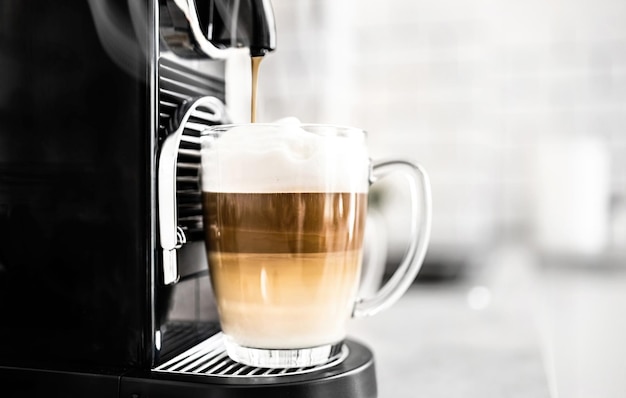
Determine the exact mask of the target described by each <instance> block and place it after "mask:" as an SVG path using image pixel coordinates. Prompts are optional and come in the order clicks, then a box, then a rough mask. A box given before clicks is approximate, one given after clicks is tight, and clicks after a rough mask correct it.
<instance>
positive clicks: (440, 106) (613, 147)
mask: <svg viewBox="0 0 626 398" xmlns="http://www.w3.org/2000/svg"><path fill="white" fill-rule="evenodd" d="M273 5H274V9H275V13H276V23H277V28H278V50H277V51H276V52H275V53H274V54H270V55H269V56H268V57H266V60H265V61H264V63H263V65H262V72H261V82H260V90H261V92H260V105H259V106H260V108H259V112H260V115H259V119H260V120H265V121H268V120H272V119H276V118H279V117H283V116H287V115H294V116H297V117H299V118H300V119H302V120H303V121H307V122H329V123H341V124H350V125H357V126H360V127H363V128H365V129H367V130H368V132H369V142H370V147H371V148H372V155H373V157H398V156H400V157H406V158H410V159H413V160H416V161H419V162H420V163H422V164H424V165H425V166H426V167H427V169H428V170H429V171H430V173H431V179H432V183H433V195H434V204H435V209H434V225H433V246H432V248H433V249H432V251H431V255H433V256H434V255H437V254H438V255H441V256H444V257H445V255H446V254H445V253H451V252H452V251H456V252H459V253H466V252H467V251H468V250H470V251H471V250H474V249H477V248H478V249H480V248H482V247H484V245H485V244H489V243H491V242H493V241H495V240H497V239H498V238H500V237H507V236H519V235H520V233H522V235H521V236H523V237H528V238H541V237H543V236H544V235H546V236H548V237H549V236H550V234H553V235H554V234H556V235H557V241H558V240H559V239H561V240H563V241H564V242H565V247H566V248H567V247H569V248H574V247H573V246H575V245H576V239H577V238H581V236H582V239H584V235H585V234H587V235H589V234H592V235H594V236H596V237H597V239H596V240H598V241H599V242H600V243H599V245H598V246H597V247H595V246H594V247H592V248H591V249H590V250H596V249H598V248H600V249H601V248H604V247H606V245H609V246H610V244H611V242H612V241H617V242H618V243H620V242H621V243H622V244H623V243H624V232H623V231H624V224H623V223H624V221H623V220H624V214H626V213H625V210H624V209H625V208H626V203H625V202H626V161H625V160H624V159H626V157H625V156H624V155H626V132H625V131H623V130H625V129H626V22H625V21H626V2H624V1H621V0H593V1H592V0H577V1H539V0H530V1H523V2H520V1H513V0H469V1H468V0H428V1H426V0H387V1H372V0H359V1H357V0H339V1H338V0H273ZM577 143H582V144H581V145H577ZM551 153H555V156H552V155H551ZM605 155H606V156H605ZM609 159H610V161H609ZM568 162H572V164H576V165H579V166H580V165H587V166H588V167H587V166H585V167H583V168H576V167H571V165H569V164H568ZM537 165H539V167H538V166H537ZM548 169H550V170H553V171H554V172H553V173H552V174H550V173H545V171H546V170H548ZM579 169H580V170H579ZM585 170H595V171H594V173H596V174H597V175H595V176H591V177H589V176H585ZM573 197H579V198H580V197H582V198H583V199H581V200H578V201H577V200H570V199H571V198H573ZM387 200H388V202H387V207H388V210H389V209H390V211H391V213H393V214H392V215H391V217H392V218H393V219H394V220H396V221H394V222H395V223H400V224H401V223H402V221H403V220H404V219H405V218H406V217H404V216H403V210H401V209H402V205H401V204H397V202H400V201H401V200H402V197H401V196H400V197H398V196H395V197H394V196H389V197H388V198H387ZM579 202H580V203H579ZM560 204H566V206H561V205H560ZM590 206H593V209H590ZM560 211H561V212H562V213H563V214H560V213H559V212H560ZM594 212H595V213H594ZM609 212H611V213H610V214H611V217H609V216H608V214H609ZM585 214H587V215H586V216H585ZM598 214H599V215H600V216H599V219H598V217H597V215H598ZM602 214H606V216H602ZM585 217H588V218H590V219H592V218H593V219H596V222H595V224H594V225H592V226H591V227H589V228H587V227H586V226H588V224H586V222H582V223H576V222H573V221H572V220H574V219H577V218H581V219H583V220H584V219H585ZM617 220H622V221H617ZM559 223H564V228H561V229H558V228H557V229H556V230H551V229H550V226H553V225H555V224H559ZM546 228H548V229H547V230H546ZM586 228H587V229H589V231H584V232H583V231H580V230H581V229H582V230H584V229H586ZM568 230H569V231H580V233H578V235H576V234H574V235H576V236H573V237H570V238H565V237H562V236H561V234H563V233H564V231H565V233H566V232H567V231H568ZM611 231H613V232H611ZM620 231H621V232H620ZM390 233H391V234H392V238H393V239H394V240H395V241H396V243H398V242H399V243H398V244H399V245H400V246H401V244H402V237H403V234H404V233H403V232H402V228H390ZM393 234H396V235H397V236H395V237H394V236H393ZM598 234H600V235H602V234H604V235H602V236H600V235H598ZM620 234H621V235H620ZM548 241H549V239H548ZM605 244H606V245H605ZM451 249H452V250H451ZM574 249H575V248H574Z"/></svg>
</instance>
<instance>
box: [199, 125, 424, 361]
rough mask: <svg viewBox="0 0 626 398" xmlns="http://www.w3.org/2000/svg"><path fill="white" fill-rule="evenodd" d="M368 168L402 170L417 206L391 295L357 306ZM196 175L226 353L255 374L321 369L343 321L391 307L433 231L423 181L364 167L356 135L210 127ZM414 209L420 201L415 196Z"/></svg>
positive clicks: (295, 128) (413, 171)
mask: <svg viewBox="0 0 626 398" xmlns="http://www.w3.org/2000/svg"><path fill="white" fill-rule="evenodd" d="M373 168H374V169H376V168H380V170H382V171H385V170H386V171H389V169H390V168H394V169H399V170H401V171H402V169H403V168H404V172H407V173H409V174H410V175H411V181H413V183H418V182H419V184H420V185H421V186H422V187H423V189H424V191H423V192H424V197H425V198H424V199H423V200H422V201H421V204H422V206H421V207H422V209H423V211H422V214H420V217H419V219H420V222H417V218H418V217H416V222H415V226H416V228H415V231H414V232H415V235H416V236H415V237H414V239H413V240H414V241H415V242H414V244H413V245H412V247H411V250H409V254H408V255H407V260H406V261H405V263H406V265H404V266H401V268H402V267H404V268H405V269H404V270H403V271H401V272H400V271H399V273H398V275H399V276H397V277H396V278H395V282H393V284H395V286H393V285H389V284H388V285H387V286H386V287H385V288H383V289H382V290H381V293H380V294H379V295H378V296H375V297H374V298H373V299H372V300H368V301H362V302H359V301H358V300H357V297H356V295H357V291H358V288H359V279H360V273H361V262H362V253H363V250H362V249H363V236H364V230H365V220H366V216H367V196H368V189H369V185H370V183H371V182H372V179H373V178H375V177H377V173H376V172H372V169H373ZM407 170H408V171H407ZM201 175H202V181H201V184H202V201H203V213H204V225H205V232H206V247H207V257H208V260H209V271H210V276H211V282H212V285H213V289H214V293H215V296H216V302H217V306H218V312H219V316H220V323H221V326H222V330H223V333H224V335H225V344H226V348H227V352H228V354H229V356H231V358H233V359H234V360H236V361H239V362H242V363H245V364H248V365H253V366H260V367H302V366H312V365H317V364H321V363H324V362H326V361H328V360H329V359H330V358H332V357H333V356H334V355H336V354H337V353H338V352H339V351H340V350H341V346H342V341H343V339H344V338H345V336H346V327H347V321H348V320H349V319H350V318H351V317H352V316H362V315H369V314H372V313H374V312H376V311H379V310H380V309H383V308H384V307H385V306H388V305H390V304H391V303H393V301H395V300H397V299H398V297H399V296H401V295H402V294H403V293H404V291H405V290H406V288H407V287H408V285H410V283H411V282H412V280H413V279H414V278H415V275H416V274H417V271H418V269H419V266H420V265H421V262H422V260H423V256H424V253H425V250H426V246H427V242H428V234H429V230H430V194H429V187H428V180H427V177H426V176H425V174H424V173H423V172H422V170H421V168H419V166H415V165H411V164H409V163H406V162H405V163H402V162H388V163H385V164H380V165H374V167H372V163H371V161H370V159H369V156H368V152H367V148H366V145H365V133H364V132H363V131H362V130H359V129H355V128H349V127H337V126H328V125H300V124H293V123H287V124H246V125H228V126H215V127H211V128H209V129H208V130H206V131H205V132H204V133H203V134H202V173H201ZM412 200H413V201H414V202H416V203H417V202H420V200H419V198H417V196H416V194H414V198H412ZM417 207H418V206H414V208H415V209H416V208H417ZM415 209H414V213H416V214H417V211H416V210H415ZM420 233H421V236H419V239H418V237H417V235H419V234H420ZM392 279H394V278H392ZM407 281H408V283H407Z"/></svg>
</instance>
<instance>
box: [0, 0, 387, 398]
mask: <svg viewBox="0 0 626 398" xmlns="http://www.w3.org/2000/svg"><path fill="white" fill-rule="evenodd" d="M200 3H201V4H200ZM233 4H235V5H236V6H238V7H239V8H238V9H237V10H236V11H237V12H238V13H239V14H237V15H240V17H238V18H240V19H239V24H238V25H239V26H238V27H237V30H236V31H235V30H234V29H231V28H232V26H230V25H229V22H228V21H234V19H233V17H232V15H234V14H233ZM272 25H273V20H272V14H271V8H270V5H269V2H268V1H255V0H250V1H245V0H241V1H221V2H220V1H203V2H198V3H197V4H196V1H194V0H144V1H141V0H106V1H103V0H85V1H75V0H64V1H54V2H50V1H45V0H30V1H22V0H3V1H2V2H1V3H0V396H2V397H14V396H15V397H30V396H48V397H55V396H62V397H79V396H80V397H83V396H90V397H96V398H97V397H170V396H176V397H207V398H209V397H251V396H255V397H265V396H268V397H269V396H272V397H295V396H299V397H300V396H301V397H328V396H340V397H375V396H376V380H375V372H374V362H373V357H372V354H371V352H370V351H369V349H368V348H367V347H365V346H363V345H361V344H359V343H357V342H354V341H351V340H348V341H347V342H346V345H345V348H344V350H343V352H342V353H341V354H340V355H339V356H338V357H337V358H335V359H334V360H333V361H332V362H330V363H328V364H326V365H324V366H319V367H315V368H304V369H278V370H276V369H275V370H270V369H261V368H252V367H247V366H243V365H240V364H237V363H235V362H233V361H231V360H229V359H228V357H227V356H226V354H225V352H224V350H223V346H222V344H221V341H220V339H221V333H220V330H219V323H218V321H217V316H216V312H215V307H214V305H213V303H212V293H211V290H210V282H209V279H208V272H207V267H206V258H205V254H204V243H203V241H202V236H203V234H202V218H201V213H200V212H201V209H200V202H199V191H198V181H197V180H198V175H197V173H198V161H199V143H198V136H199V133H200V131H201V130H202V129H203V128H205V127H206V126H207V125H210V124H219V123H224V122H227V121H229V120H228V116H227V109H228V104H227V103H226V90H227V89H228V84H227V82H226V81H225V61H224V58H227V57H228V51H230V49H231V48H232V47H236V46H244V47H247V48H249V49H250V53H251V54H252V55H263V54H264V53H265V52H266V51H269V50H272V49H273V47H274V46H275V41H274V40H275V39H274V37H273V32H272V29H271V28H272ZM247 78H249V77H248V76H241V79H247ZM166 154H169V155H168V156H166ZM164 176H165V177H164ZM172 178H173V179H172ZM168 189H169V191H168ZM168 195H169V196H170V197H172V200H169V199H167V198H168Z"/></svg>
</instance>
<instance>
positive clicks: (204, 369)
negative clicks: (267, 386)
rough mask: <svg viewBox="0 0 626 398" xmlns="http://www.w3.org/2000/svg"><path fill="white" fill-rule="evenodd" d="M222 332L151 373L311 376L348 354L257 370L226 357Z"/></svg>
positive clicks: (344, 351) (348, 350) (343, 349)
mask: <svg viewBox="0 0 626 398" xmlns="http://www.w3.org/2000/svg"><path fill="white" fill-rule="evenodd" d="M223 336H224V335H223V334H222V333H221V332H219V333H217V334H215V335H213V336H211V337H210V338H208V339H207V340H205V341H203V342H202V343H200V344H198V345H196V346H194V347H192V348H190V349H188V350H187V351H185V352H183V353H182V354H180V355H178V356H176V357H175V358H173V359H171V360H169V361H167V362H165V363H164V364H162V365H159V366H158V367H156V368H155V369H153V372H164V373H176V374H190V375H204V376H216V377H277V376H293V375H302V374H306V373H313V372H317V371H320V370H324V369H328V368H331V367H334V366H337V365H339V364H340V363H342V362H343V361H344V360H345V359H346V358H347V357H348V356H349V353H350V349H349V348H348V346H347V345H345V344H344V345H343V346H342V349H341V351H340V352H339V354H337V355H336V356H335V357H334V358H332V359H331V360H330V361H328V362H327V363H325V364H323V365H316V366H308V367H302V368H279V369H275V368H272V369H270V368H259V367H254V366H248V365H244V364H241V363H238V362H235V361H233V360H232V359H230V357H228V355H227V353H226V348H225V346H224V344H223Z"/></svg>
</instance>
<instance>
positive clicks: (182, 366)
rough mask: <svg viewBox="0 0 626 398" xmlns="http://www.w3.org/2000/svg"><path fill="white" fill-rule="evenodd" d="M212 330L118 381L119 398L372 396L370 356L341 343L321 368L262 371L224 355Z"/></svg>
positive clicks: (350, 342)
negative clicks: (207, 335)
mask: <svg viewBox="0 0 626 398" xmlns="http://www.w3.org/2000/svg"><path fill="white" fill-rule="evenodd" d="M223 338H224V337H223V335H222V334H221V333H220V332H218V333H216V334H214V335H212V336H211V337H209V338H207V339H206V340H204V341H202V342H201V343H200V344H198V345H196V346H194V347H192V348H189V349H186V350H184V351H183V350H181V351H180V353H178V354H175V355H174V356H171V357H169V359H167V360H165V362H163V363H162V364H159V365H157V366H156V367H154V368H152V369H150V370H139V369H137V370H135V371H130V372H129V373H127V374H125V375H124V376H123V377H122V378H121V380H120V395H119V396H120V397H124V398H131V397H142V398H144V397H150V398H171V397H181V398H214V397H215V398H217V397H219V398H288V397H289V398H292V397H301V398H327V397H341V398H376V397H377V386H376V371H375V368H374V356H373V355H372V352H371V351H370V349H369V348H368V347H366V346H364V345H363V344H361V343H358V342H356V341H353V340H351V339H346V340H345V341H344V344H343V347H342V350H341V352H340V353H339V354H337V356H336V357H335V358H333V359H332V360H331V361H329V362H328V363H326V364H325V365H321V366H311V367H305V368H286V369H268V368H258V367H253V366H246V365H242V364H240V363H237V362H235V361H233V360H231V359H230V358H229V357H228V355H227V354H226V348H225V347H224V343H223Z"/></svg>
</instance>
